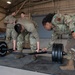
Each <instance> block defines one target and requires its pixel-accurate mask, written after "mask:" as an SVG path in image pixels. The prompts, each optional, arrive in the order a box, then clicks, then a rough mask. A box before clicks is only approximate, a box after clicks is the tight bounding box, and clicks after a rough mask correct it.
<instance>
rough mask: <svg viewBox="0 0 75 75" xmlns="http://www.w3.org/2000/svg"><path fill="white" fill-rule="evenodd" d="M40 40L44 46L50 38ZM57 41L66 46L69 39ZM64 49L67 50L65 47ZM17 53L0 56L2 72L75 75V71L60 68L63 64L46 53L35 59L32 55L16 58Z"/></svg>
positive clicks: (0, 71)
mask: <svg viewBox="0 0 75 75" xmlns="http://www.w3.org/2000/svg"><path fill="white" fill-rule="evenodd" d="M40 42H41V44H40V48H43V47H46V46H47V45H48V42H49V39H41V40H40ZM56 42H59V43H60V42H62V43H63V44H64V46H65V45H66V42H67V40H62V41H61V40H57V41H56ZM64 50H65V48H64ZM27 51H29V50H24V52H27ZM15 55H16V54H9V55H7V56H5V57H0V74H2V75H4V72H5V75H9V74H10V73H11V72H13V73H11V75H26V74H25V73H28V74H35V75H44V74H48V75H75V71H62V70H60V68H59V66H60V65H61V64H58V63H52V60H51V58H50V57H46V56H47V55H46V54H44V55H43V56H42V55H41V56H40V57H39V59H37V60H35V61H34V59H33V56H30V55H28V56H25V57H24V58H21V59H16V58H15ZM48 56H49V55H48ZM66 63H67V60H65V59H64V63H63V64H62V65H64V64H66ZM4 66H7V67H4ZM15 68H16V69H15ZM18 69H19V70H18ZM26 70H27V71H26ZM3 71H4V72H3ZM15 71H16V72H15ZM31 71H32V72H31ZM22 72H23V74H22ZM34 72H35V73H34ZM37 72H38V73H37ZM42 73H44V74H42ZM28 74H27V75H28Z"/></svg>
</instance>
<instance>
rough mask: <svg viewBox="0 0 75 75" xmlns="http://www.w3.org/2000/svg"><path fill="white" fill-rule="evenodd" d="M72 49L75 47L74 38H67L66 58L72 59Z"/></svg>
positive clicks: (73, 55) (74, 56)
mask: <svg viewBox="0 0 75 75" xmlns="http://www.w3.org/2000/svg"><path fill="white" fill-rule="evenodd" d="M72 49H75V39H69V40H68V41H67V44H66V50H67V55H66V58H67V59H73V60H74V59H75V51H74V50H72Z"/></svg>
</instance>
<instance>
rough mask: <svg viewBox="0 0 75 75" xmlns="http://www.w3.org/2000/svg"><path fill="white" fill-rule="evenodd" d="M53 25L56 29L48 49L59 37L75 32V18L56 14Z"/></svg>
mask: <svg viewBox="0 0 75 75" xmlns="http://www.w3.org/2000/svg"><path fill="white" fill-rule="evenodd" d="M52 25H53V26H54V28H53V33H52V37H51V40H50V43H49V45H48V48H50V47H51V46H52V44H53V43H54V42H55V41H56V39H57V38H58V35H62V34H70V33H71V31H73V30H75V16H74V15H62V14H55V15H54V16H53V19H52Z"/></svg>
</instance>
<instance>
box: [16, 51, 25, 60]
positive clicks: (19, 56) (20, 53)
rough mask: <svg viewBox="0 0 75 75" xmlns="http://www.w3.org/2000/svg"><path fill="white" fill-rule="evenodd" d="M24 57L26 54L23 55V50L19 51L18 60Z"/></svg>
mask: <svg viewBox="0 0 75 75" xmlns="http://www.w3.org/2000/svg"><path fill="white" fill-rule="evenodd" d="M23 57H24V54H23V53H22V50H19V51H18V54H17V55H16V58H17V59H20V58H23Z"/></svg>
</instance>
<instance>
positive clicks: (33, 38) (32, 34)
mask: <svg viewBox="0 0 75 75" xmlns="http://www.w3.org/2000/svg"><path fill="white" fill-rule="evenodd" d="M17 23H19V24H21V25H23V26H24V27H25V32H23V33H21V34H20V35H19V36H18V38H17V50H22V49H23V43H24V37H26V36H27V34H29V38H30V39H29V40H30V47H31V50H36V48H37V47H36V43H37V41H39V36H38V32H37V29H36V28H35V26H34V23H33V22H32V21H31V20H28V19H22V18H20V19H18V22H17ZM26 31H27V32H26ZM27 40H28V39H27Z"/></svg>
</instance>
